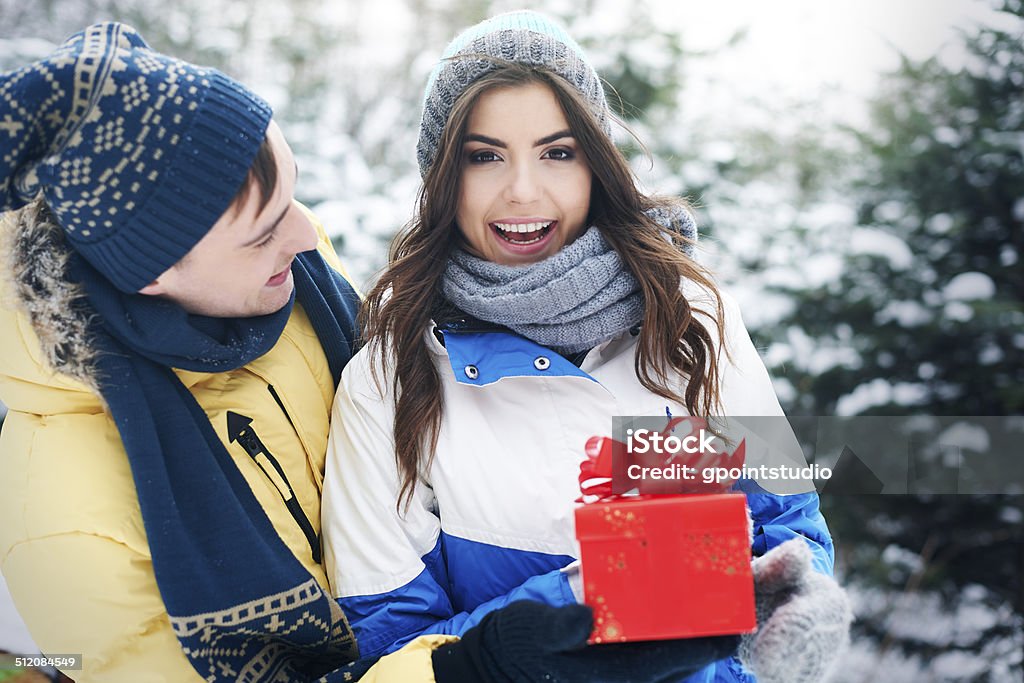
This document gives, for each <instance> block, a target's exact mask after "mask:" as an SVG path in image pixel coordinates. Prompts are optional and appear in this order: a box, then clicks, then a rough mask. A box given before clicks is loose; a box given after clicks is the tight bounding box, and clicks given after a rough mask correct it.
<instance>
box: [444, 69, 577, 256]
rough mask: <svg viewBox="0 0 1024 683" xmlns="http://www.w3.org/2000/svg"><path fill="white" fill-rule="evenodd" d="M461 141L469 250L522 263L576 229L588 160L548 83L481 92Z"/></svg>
mask: <svg viewBox="0 0 1024 683" xmlns="http://www.w3.org/2000/svg"><path fill="white" fill-rule="evenodd" d="M465 140H466V143H465V145H464V146H463V148H462V154H463V156H464V159H463V166H462V172H461V175H460V191H459V205H458V211H457V214H456V222H457V223H458V226H459V231H460V232H461V233H462V237H463V239H464V240H465V248H466V249H467V251H469V252H471V253H473V254H475V255H476V256H479V257H480V258H483V259H486V260H488V261H491V262H493V263H500V264H503V265H524V264H528V263H535V262H537V261H540V260H542V259H545V258H547V257H549V256H551V255H553V254H555V253H557V252H558V251H559V250H560V249H561V248H562V247H564V246H565V245H567V244H571V243H572V242H573V240H575V239H576V238H577V237H579V236H580V233H582V232H583V230H584V228H585V227H586V221H587V214H588V212H589V210H590V185H591V172H590V166H589V164H588V163H587V159H586V156H585V155H584V153H583V150H582V149H580V146H579V144H578V142H577V141H576V139H575V138H574V137H573V135H572V132H571V131H570V130H569V123H568V121H566V119H565V114H563V113H562V108H561V107H560V106H559V104H558V100H556V99H555V95H554V93H552V92H551V89H550V88H549V87H548V86H546V85H543V84H540V83H531V84H529V85H522V86H516V87H508V88H497V89H494V90H489V91H487V92H485V93H484V94H483V95H481V96H480V98H479V99H478V100H477V102H476V104H475V106H474V107H473V111H472V112H471V113H470V115H469V120H468V122H467V125H466V137H465Z"/></svg>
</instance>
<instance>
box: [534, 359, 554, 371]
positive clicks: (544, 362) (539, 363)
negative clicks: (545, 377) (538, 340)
mask: <svg viewBox="0 0 1024 683" xmlns="http://www.w3.org/2000/svg"><path fill="white" fill-rule="evenodd" d="M533 367H535V368H537V369H538V370H547V369H548V368H550V367H551V361H550V360H548V359H547V357H545V356H537V358H536V360H534V361H533Z"/></svg>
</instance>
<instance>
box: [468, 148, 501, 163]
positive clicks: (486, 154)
mask: <svg viewBox="0 0 1024 683" xmlns="http://www.w3.org/2000/svg"><path fill="white" fill-rule="evenodd" d="M498 160H499V157H498V155H497V154H495V153H494V152H491V151H489V150H485V149H482V150H480V151H479V152H471V153H470V155H469V161H470V163H473V164H486V163H487V162H489V161H498Z"/></svg>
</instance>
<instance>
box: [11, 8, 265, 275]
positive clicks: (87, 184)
mask: <svg viewBox="0 0 1024 683" xmlns="http://www.w3.org/2000/svg"><path fill="white" fill-rule="evenodd" d="M270 118H271V109H270V106H269V105H268V104H267V103H266V102H264V101H263V100H262V99H260V98H259V97H258V96H257V95H255V94H254V93H252V92H251V91H249V90H248V89H247V88H245V87H244V86H242V85H241V84H239V83H238V82H236V81H234V80H232V79H231V78H229V77H227V76H225V75H224V74H222V73H220V72H218V71H216V70H214V69H210V68H205V67H200V66H196V65H194V64H189V63H187V62H184V61H181V60H178V59H174V58H172V57H168V56H166V55H163V54H160V53H157V52H154V51H153V50H151V49H150V48H149V46H148V45H146V42H145V41H144V40H143V39H142V37H141V36H140V35H139V34H138V33H137V32H136V31H135V30H134V29H133V28H131V27H129V26H125V25H123V24H118V23H110V22H108V23H101V24H95V25H93V26H90V27H88V28H86V29H85V30H84V31H81V32H79V33H76V34H75V35H73V36H71V37H70V38H68V39H67V40H66V41H65V42H64V43H63V44H61V45H60V46H59V48H58V49H57V50H56V52H54V53H53V54H52V55H50V56H49V57H47V58H46V59H43V60H40V61H38V62H35V63H33V64H30V65H29V66H26V67H24V68H22V69H19V70H16V71H13V72H9V73H5V74H3V75H0V210H3V211H7V210H11V209H18V208H20V207H22V206H24V205H25V204H27V203H29V202H31V201H33V200H34V199H36V198H37V197H39V196H40V195H41V196H42V197H43V199H44V200H45V202H46V204H47V206H48V207H49V208H50V210H51V212H52V213H53V215H54V217H55V218H56V219H57V222H58V223H59V224H60V225H61V227H62V228H63V229H64V232H65V234H66V236H67V239H68V242H69V243H70V245H71V246H72V248H74V249H75V250H76V251H77V252H78V253H80V254H81V255H82V256H83V257H85V258H86V259H87V260H88V261H89V262H90V263H91V264H92V265H93V266H94V267H95V268H96V269H97V270H98V271H99V272H101V273H102V274H103V275H104V276H105V277H107V278H108V279H109V280H110V281H111V282H112V283H113V284H114V285H115V286H116V287H117V288H118V289H120V290H122V291H125V292H136V291H138V290H139V289H141V288H142V287H144V286H145V285H147V284H149V283H150V282H152V281H153V280H154V279H156V278H157V277H158V276H159V275H160V274H161V273H163V272H164V271H165V270H167V269H168V268H170V267H171V266H172V265H174V264H175V263H177V262H178V261H179V260H180V259H181V258H182V257H183V256H184V255H185V254H186V253H188V251H189V250H190V249H191V248H192V247H193V246H195V244H196V243H197V242H198V241H199V240H200V239H202V238H203V236H204V235H206V233H207V232H208V231H209V230H210V228H211V227H213V224H214V223H216V222H217V219H218V218H220V216H221V215H222V214H223V213H224V211H225V210H226V209H227V208H228V206H229V205H230V204H231V202H232V200H233V199H234V197H235V195H236V194H237V193H238V190H239V189H240V188H241V186H242V183H243V182H244V181H245V179H246V177H247V175H248V172H249V167H250V165H251V164H252V162H253V159H254V158H255V157H256V152H257V151H258V150H259V147H260V145H261V143H262V142H263V139H264V137H265V135H266V129H267V125H268V124H269V122H270Z"/></svg>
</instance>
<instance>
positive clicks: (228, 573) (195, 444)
mask: <svg viewBox="0 0 1024 683" xmlns="http://www.w3.org/2000/svg"><path fill="white" fill-rule="evenodd" d="M70 265H71V275H72V278H73V279H75V280H77V281H79V282H81V283H82V284H83V286H84V287H85V291H86V294H87V299H88V305H90V306H91V307H92V308H93V309H94V310H95V312H96V313H98V315H97V316H95V317H94V319H93V322H92V324H91V330H90V331H91V333H92V336H93V339H94V340H95V345H96V349H97V351H98V352H99V353H98V357H97V360H96V370H97V375H98V376H99V383H100V390H101V393H102V395H103V398H104V400H105V401H106V403H107V405H108V407H109V409H110V412H111V414H112V415H113V418H114V422H115V423H116V424H117V428H118V430H119V432H120V434H121V439H122V441H123V443H124V447H125V451H126V452H127V453H128V460H129V462H130V463H131V469H132V476H133V477H134V480H135V487H136V490H137V492H138V498H139V505H140V507H141V509H142V518H143V522H144V523H145V528H146V536H147V539H148V541H149V548H150V551H151V553H152V557H153V570H154V572H155V574H156V580H157V584H158V586H159V588H160V594H161V596H162V598H163V601H164V604H165V606H166V607H167V613H168V614H169V615H170V618H171V624H172V626H173V629H174V632H175V635H177V637H178V640H179V641H180V643H181V646H182V650H183V651H184V653H185V655H186V656H187V657H188V659H189V661H190V662H191V664H192V666H194V667H195V669H196V671H197V672H198V673H199V675H200V676H201V677H203V678H204V679H205V680H209V681H227V680H231V681H235V680H245V681H253V682H257V681H283V680H287V681H302V680H311V679H314V678H317V677H319V676H323V675H327V676H328V678H329V679H330V680H335V679H337V680H353V678H357V677H358V676H354V677H351V678H345V674H343V673H342V672H340V671H337V672H335V674H329V673H328V672H330V671H332V670H333V669H335V668H336V667H339V666H340V665H342V664H344V663H346V662H349V661H351V660H353V659H354V658H355V657H356V656H357V648H356V644H355V638H354V636H353V635H352V631H351V630H350V629H349V626H348V623H347V621H346V620H345V617H344V615H343V614H342V612H341V609H340V608H339V607H338V605H337V604H336V602H335V601H334V600H333V599H332V598H331V596H330V595H328V594H326V593H325V592H324V591H323V590H322V588H321V587H320V586H319V585H318V584H317V582H316V580H315V579H314V578H313V577H312V576H311V575H310V574H309V572H308V571H306V569H305V568H304V567H303V566H302V565H301V564H300V562H299V561H298V560H297V559H296V558H295V557H294V555H293V554H292V552H291V551H290V550H289V549H288V547H287V546H286V545H285V544H284V541H282V540H281V538H280V537H279V536H278V533H277V531H275V529H274V527H273V525H272V524H271V522H270V520H269V519H268V518H267V515H266V513H265V512H264V511H263V509H262V507H261V506H260V504H259V503H258V502H257V500H256V498H255V497H254V495H253V493H252V490H251V489H250V488H249V486H248V485H247V484H246V482H245V480H244V479H243V477H242V474H241V472H240V471H239V470H238V469H237V467H236V466H235V465H234V463H233V462H232V459H231V456H230V455H229V454H228V452H227V449H226V448H225V446H224V444H223V443H222V442H221V441H220V439H219V438H218V437H217V434H216V433H215V432H214V429H213V426H212V425H211V424H210V421H209V419H208V418H207V416H206V414H205V413H204V412H203V409H202V408H201V407H200V406H199V404H198V403H197V402H196V400H195V398H193V396H192V394H191V393H190V392H189V391H188V389H186V388H185V386H184V385H183V384H182V383H181V381H180V380H179V379H178V377H177V376H176V375H175V374H174V372H173V371H172V370H171V368H172V367H173V368H180V369H184V370H192V371H198V372H214V373H215V372H226V371H229V370H233V369H236V368H240V367H242V366H243V365H246V364H247V363H249V362H250V361H252V360H254V359H256V358H258V357H260V356H262V355H263V354H265V353H267V352H268V351H269V350H270V349H271V348H272V347H273V346H274V345H275V344H276V343H277V341H278V338H279V337H280V335H281V331H282V330H283V329H284V326H285V324H286V323H287V321H288V318H289V316H290V315H291V311H292V307H293V305H294V302H295V300H296V298H297V299H298V301H299V303H301V305H302V307H303V308H304V309H305V311H306V313H307V314H308V316H309V319H310V321H311V322H312V324H313V327H314V329H315V330H316V333H317V336H318V337H319V339H320V343H321V345H322V346H323V349H324V352H325V353H326V355H327V359H328V362H329V365H330V369H331V373H332V374H333V376H334V380H335V385H337V381H338V378H339V376H340V374H341V370H342V368H343V367H344V365H345V363H346V362H347V361H348V359H349V357H350V356H351V355H352V353H353V350H354V349H353V344H354V342H355V336H356V327H355V316H356V312H357V309H358V304H359V300H358V296H357V295H356V293H355V292H354V291H353V290H352V288H351V287H350V286H349V285H348V283H347V282H345V280H344V279H343V278H342V277H341V276H340V275H338V273H337V272H335V271H334V270H333V269H332V268H330V267H329V266H328V265H327V263H326V262H325V261H324V259H323V257H322V256H321V255H320V254H319V253H318V252H316V251H310V252H306V253H304V254H300V255H299V256H298V257H297V258H296V259H295V261H294V263H293V266H292V275H293V278H294V281H295V292H294V293H293V295H292V299H291V300H290V301H289V303H288V305H287V306H285V307H284V308H283V309H281V310H280V311H278V312H276V313H273V314H270V315H266V316H262V317H256V318H244V319H242V318H239V319H227V318H210V317H205V316H197V315H190V314H188V313H186V312H185V311H183V310H182V309H181V308H180V307H179V306H177V305H175V304H173V303H170V302H167V301H164V300H161V299H157V298H154V297H148V296H142V295H137V294H124V293H122V292H120V291H118V290H117V289H115V288H114V287H113V285H111V284H110V282H109V281H108V280H107V279H106V278H104V277H103V276H102V275H100V274H99V273H97V272H96V271H95V270H93V269H92V267H91V266H89V265H88V264H87V263H86V262H85V261H84V260H82V259H81V258H80V257H78V256H74V257H73V258H72V261H71V264H70ZM352 673H354V672H352V671H349V672H348V674H349V676H351V674H352ZM336 674H337V675H336ZM325 680H326V679H325Z"/></svg>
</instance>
